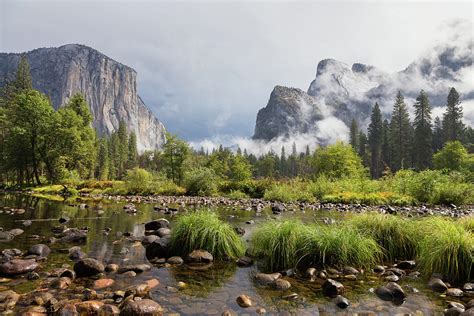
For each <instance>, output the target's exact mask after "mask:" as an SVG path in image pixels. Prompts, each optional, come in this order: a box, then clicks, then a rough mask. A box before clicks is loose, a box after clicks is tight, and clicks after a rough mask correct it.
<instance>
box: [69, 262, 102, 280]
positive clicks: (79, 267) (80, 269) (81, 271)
mask: <svg viewBox="0 0 474 316" xmlns="http://www.w3.org/2000/svg"><path fill="white" fill-rule="evenodd" d="M104 270H105V267H104V265H103V264H102V263H100V262H99V261H97V260H95V259H92V258H85V259H81V260H79V261H78V262H76V264H74V271H75V272H76V275H77V276H78V277H80V278H81V277H90V276H94V275H96V274H99V273H102V272H104Z"/></svg>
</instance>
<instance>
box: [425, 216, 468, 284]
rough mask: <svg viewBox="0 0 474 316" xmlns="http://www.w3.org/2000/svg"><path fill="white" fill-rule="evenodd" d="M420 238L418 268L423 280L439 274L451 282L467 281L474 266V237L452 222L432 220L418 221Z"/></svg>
mask: <svg viewBox="0 0 474 316" xmlns="http://www.w3.org/2000/svg"><path fill="white" fill-rule="evenodd" d="M420 224H421V225H420V227H422V230H423V238H421V240H420V242H419V245H418V248H419V249H418V259H417V261H418V264H419V266H420V271H421V272H422V273H424V274H425V275H426V276H430V275H431V274H433V273H441V274H443V275H444V276H445V277H446V278H448V280H450V281H451V282H458V283H462V282H465V281H468V280H470V278H471V276H472V273H473V271H472V270H473V265H474V235H473V234H472V233H471V232H469V231H467V230H466V229H464V227H463V225H459V223H456V222H454V221H452V220H449V219H445V218H440V217H432V218H427V219H424V220H422V221H421V223H420Z"/></svg>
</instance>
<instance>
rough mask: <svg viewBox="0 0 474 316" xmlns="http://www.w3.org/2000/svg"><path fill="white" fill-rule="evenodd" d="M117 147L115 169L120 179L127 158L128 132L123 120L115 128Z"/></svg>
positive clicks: (123, 174)
mask: <svg viewBox="0 0 474 316" xmlns="http://www.w3.org/2000/svg"><path fill="white" fill-rule="evenodd" d="M117 137H118V148H117V162H116V164H117V169H118V170H117V171H118V177H119V179H121V178H122V177H123V176H125V169H126V163H127V160H128V132H127V126H126V125H125V122H124V121H120V123H119V128H118V130H117Z"/></svg>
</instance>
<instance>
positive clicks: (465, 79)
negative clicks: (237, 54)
mask: <svg viewBox="0 0 474 316" xmlns="http://www.w3.org/2000/svg"><path fill="white" fill-rule="evenodd" d="M472 48H473V44H472V41H468V42H462V43H448V44H446V45H439V46H436V47H434V48H433V49H432V50H430V52H429V53H427V54H426V55H425V56H422V57H421V58H419V59H417V60H415V61H414V62H413V63H411V64H410V65H409V66H408V67H407V68H405V69H404V70H402V71H400V72H397V73H393V74H389V73H386V72H384V71H381V70H379V69H377V68H376V67H374V66H371V65H364V64H360V63H355V64H353V65H352V66H349V65H347V64H345V63H343V62H340V61H337V60H334V59H324V60H322V61H320V62H319V63H318V66H317V70H316V76H315V79H314V80H313V81H312V82H311V84H310V85H309V88H308V90H307V92H304V91H302V90H299V89H295V90H294V91H298V92H295V93H293V94H292V96H289V95H288V94H287V93H285V92H284V91H285V89H289V88H284V87H281V86H277V87H275V89H274V90H273V92H272V93H271V96H270V99H269V101H268V104H267V106H266V107H264V108H262V109H261V110H259V112H258V114H257V120H256V124H255V133H254V136H253V138H254V139H260V140H265V141H270V140H272V139H276V138H278V137H290V136H291V135H297V134H301V133H314V134H317V132H318V128H319V127H318V123H319V122H320V121H321V120H323V119H324V118H328V117H333V118H336V119H338V120H341V121H342V122H344V123H345V124H346V125H347V126H349V125H350V122H351V120H352V119H353V118H355V119H357V120H358V122H359V125H360V126H361V127H362V128H364V127H366V126H367V125H368V120H369V116H370V112H371V109H372V106H373V105H374V104H375V102H378V103H379V105H380V106H381V107H382V112H383V114H384V116H385V117H387V118H388V117H389V116H390V113H391V110H392V106H393V102H394V99H395V95H396V93H397V91H398V90H401V91H402V93H403V94H404V96H405V99H406V103H407V104H408V105H409V106H411V105H412V104H413V102H414V99H415V98H416V96H417V95H418V94H419V92H420V90H421V89H424V90H425V92H426V93H427V94H428V96H429V98H430V101H431V105H432V106H433V107H439V106H444V105H445V104H446V97H447V94H448V91H449V89H450V87H455V88H456V89H457V90H458V91H459V92H460V93H461V97H462V100H463V103H465V104H469V103H470V102H474V86H472V84H471V85H470V82H471V83H472V78H473V76H474V70H473V67H472V59H473V55H472ZM291 89H293V88H291ZM470 104H473V105H474V103H470ZM465 110H470V109H465ZM467 115H471V117H469V118H468V119H469V121H470V122H474V111H469V113H467ZM302 117H304V118H305V119H304V120H302V119H301V118H302ZM319 141H320V142H321V143H324V142H325V140H324V139H319Z"/></svg>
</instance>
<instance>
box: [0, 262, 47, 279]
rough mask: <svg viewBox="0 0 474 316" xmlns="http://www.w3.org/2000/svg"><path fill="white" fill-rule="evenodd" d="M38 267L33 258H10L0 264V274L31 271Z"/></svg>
mask: <svg viewBox="0 0 474 316" xmlns="http://www.w3.org/2000/svg"><path fill="white" fill-rule="evenodd" d="M37 267H38V263H37V262H36V260H35V259H12V260H10V261H7V262H4V263H2V264H0V274H3V275H16V274H23V273H27V272H30V271H33V270H34V269H36V268H37Z"/></svg>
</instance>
